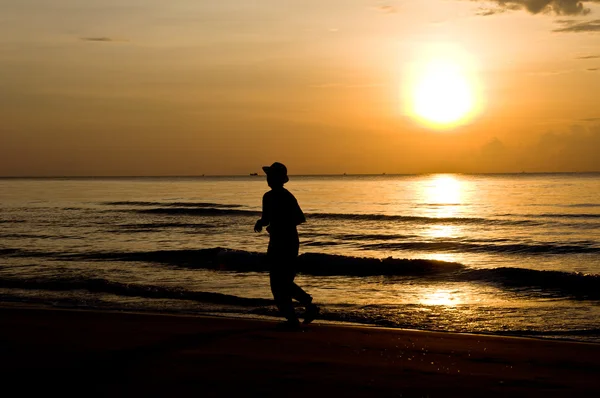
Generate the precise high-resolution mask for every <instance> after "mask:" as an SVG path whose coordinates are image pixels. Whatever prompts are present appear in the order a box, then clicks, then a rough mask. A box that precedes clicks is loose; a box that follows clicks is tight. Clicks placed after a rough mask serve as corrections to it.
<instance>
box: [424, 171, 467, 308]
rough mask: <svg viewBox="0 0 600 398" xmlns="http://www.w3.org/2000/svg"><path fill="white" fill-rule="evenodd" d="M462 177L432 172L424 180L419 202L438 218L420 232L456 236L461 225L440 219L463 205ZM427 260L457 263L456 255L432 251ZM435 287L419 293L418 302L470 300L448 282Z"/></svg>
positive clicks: (435, 236) (449, 304) (454, 303)
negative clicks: (435, 222)
mask: <svg viewBox="0 0 600 398" xmlns="http://www.w3.org/2000/svg"><path fill="white" fill-rule="evenodd" d="M467 184H468V183H467V182H466V181H464V180H460V179H458V178H457V177H456V176H454V175H446V174H440V175H434V176H432V177H431V179H430V180H427V181H426V182H425V183H424V184H423V186H422V189H421V201H422V203H425V204H427V205H428V214H427V216H428V217H431V218H439V219H441V220H440V223H439V224H433V225H431V226H429V227H428V228H427V230H426V231H424V235H425V236H426V237H429V238H431V239H440V238H457V237H459V236H460V235H461V226H460V225H455V224H452V225H450V224H445V223H444V222H443V221H442V219H445V218H452V217H456V216H457V215H458V214H457V213H458V212H459V210H458V209H459V207H460V206H461V205H463V204H464V201H465V200H466V197H467V196H468V193H467V191H468V190H467V189H465V188H466V185H467ZM427 257H428V258H430V259H434V260H440V261H448V262H457V261H458V260H457V256H455V255H453V254H452V253H432V254H430V255H428V256H427ZM445 285H448V286H441V287H436V288H435V289H434V290H431V289H426V290H423V291H422V292H421V295H420V299H419V303H420V304H422V305H435V306H447V307H454V306H457V305H460V304H463V303H465V301H470V299H469V298H468V297H464V293H463V294H458V292H457V291H456V290H455V289H453V286H451V284H449V283H447V284H445Z"/></svg>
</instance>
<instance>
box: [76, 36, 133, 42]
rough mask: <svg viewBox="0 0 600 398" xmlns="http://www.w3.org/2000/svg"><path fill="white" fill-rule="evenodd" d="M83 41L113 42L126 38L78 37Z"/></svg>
mask: <svg viewBox="0 0 600 398" xmlns="http://www.w3.org/2000/svg"><path fill="white" fill-rule="evenodd" d="M80 39H81V40H83V41H92V42H103V43H114V42H125V41H127V40H123V39H114V38H112V37H80Z"/></svg>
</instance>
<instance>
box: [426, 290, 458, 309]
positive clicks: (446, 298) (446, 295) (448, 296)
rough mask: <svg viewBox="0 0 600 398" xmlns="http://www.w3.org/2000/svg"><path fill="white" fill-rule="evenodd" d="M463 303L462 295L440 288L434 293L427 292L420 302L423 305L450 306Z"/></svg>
mask: <svg viewBox="0 0 600 398" xmlns="http://www.w3.org/2000/svg"><path fill="white" fill-rule="evenodd" d="M462 303H463V302H462V300H461V298H460V297H458V296H457V295H455V294H453V292H452V291H450V290H446V289H438V290H436V291H434V292H432V293H427V294H425V295H423V297H422V298H421V301H420V304H423V305H443V306H448V307H453V306H456V305H459V304H462Z"/></svg>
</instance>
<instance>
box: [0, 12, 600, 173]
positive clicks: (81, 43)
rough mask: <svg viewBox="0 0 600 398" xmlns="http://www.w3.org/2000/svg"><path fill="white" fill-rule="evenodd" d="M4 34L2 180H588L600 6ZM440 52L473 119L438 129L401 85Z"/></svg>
mask: <svg viewBox="0 0 600 398" xmlns="http://www.w3.org/2000/svg"><path fill="white" fill-rule="evenodd" d="M0 22H1V23H0V76H1V78H0V119H1V120H2V124H1V125H0V176H25V175H36V176H45V175H198V174H207V175H208V174H247V173H250V172H259V171H260V166H261V165H263V164H270V163H272V162H273V161H275V160H278V161H281V162H284V163H286V164H287V165H288V168H289V169H290V173H292V174H321V173H322V174H328V173H343V172H347V173H382V172H386V173H388V174H391V173H422V172H520V171H523V170H524V171H531V172H533V171H594V170H595V171H600V156H598V153H600V152H599V151H600V105H598V104H600V1H598V0H596V1H573V0H561V1H558V0H554V1H553V0H515V1H502V2H500V1H463V0H420V1H409V0H404V1H387V2H383V1H367V0H364V1H358V0H356V1H355V0H328V1H322V0H321V1H313V0H298V1H285V2H283V1H279V0H264V1H261V2H252V3H250V2H246V1H242V0H222V1H219V2H199V1H195V0H177V1H169V2H165V1H161V0H146V1H137V0H119V1H117V0H103V1H98V0H87V1H85V2H81V1H79V0H54V1H52V2H48V1H43V0H12V1H8V2H6V4H5V5H3V12H2V14H1V15H0ZM440 49H441V50H440ZM440 51H444V52H445V54H446V56H447V57H449V58H450V59H455V60H462V61H464V66H465V67H466V69H465V71H466V72H465V73H466V75H467V80H468V81H469V82H470V85H471V86H472V87H471V88H472V89H473V90H474V92H476V99H477V101H476V102H477V108H478V109H477V111H476V112H474V114H473V115H472V117H471V118H469V119H468V120H466V121H464V122H463V123H460V124H459V125H456V126H451V127H447V128H442V129H439V128H438V129H436V128H431V126H429V125H427V124H423V123H422V121H420V120H418V119H416V118H415V117H413V115H412V114H411V111H410V109H411V106H412V104H411V102H412V97H411V93H410V90H409V89H408V88H409V87H411V77H410V76H411V75H410V71H411V68H413V69H414V68H415V65H417V66H418V65H421V64H422V63H424V62H427V59H429V58H430V57H432V56H433V55H435V54H437V53H439V52H440ZM432 54H433V55H432ZM407 91H408V93H407Z"/></svg>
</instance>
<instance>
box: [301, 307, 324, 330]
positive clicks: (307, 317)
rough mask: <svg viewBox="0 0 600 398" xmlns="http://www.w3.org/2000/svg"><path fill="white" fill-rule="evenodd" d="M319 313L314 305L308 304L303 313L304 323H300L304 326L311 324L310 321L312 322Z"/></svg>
mask: <svg viewBox="0 0 600 398" xmlns="http://www.w3.org/2000/svg"><path fill="white" fill-rule="evenodd" d="M319 312H321V311H320V310H319V307H317V306H316V305H314V304H309V305H307V306H306V312H305V313H304V321H302V323H303V324H304V325H308V324H309V323H311V322H312V321H314V320H315V319H316V318H317V316H318V315H319Z"/></svg>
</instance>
